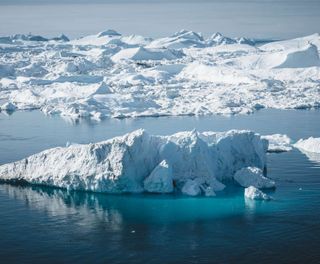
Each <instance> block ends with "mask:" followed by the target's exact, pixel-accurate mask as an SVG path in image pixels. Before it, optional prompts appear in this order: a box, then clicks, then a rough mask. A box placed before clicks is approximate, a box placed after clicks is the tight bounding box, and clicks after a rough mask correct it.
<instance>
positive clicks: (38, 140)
mask: <svg viewBox="0 0 320 264" xmlns="http://www.w3.org/2000/svg"><path fill="white" fill-rule="evenodd" d="M140 127H143V128H146V129H147V130H148V131H149V132H150V133H155V134H171V133H173V132H176V131H181V130H190V129H193V128H196V129H198V130H200V131H204V130H215V131H222V130H228V129H232V128H238V129H251V130H254V131H256V132H259V133H262V134H271V133H286V134H288V136H290V137H291V138H292V139H293V140H297V139H299V138H305V137H309V136H318V137H319V136H320V111H319V110H312V111H305V110H304V111H279V110H262V111H258V112H257V113H255V114H253V115H246V116H232V117H222V116H211V117H202V118H196V117H170V118H166V117H161V118H140V119H125V120H105V121H103V122H101V123H94V122H90V121H86V120H82V121H81V122H78V123H67V122H65V121H64V120H62V119H61V118H59V117H46V116H44V115H43V114H42V113H40V112H36V111H33V112H17V113H15V114H13V115H11V116H7V115H5V114H4V113H1V114H0V164H3V163H6V162H10V161H14V160H17V159H20V158H23V157H25V156H27V155H30V154H33V153H35V152H38V151H41V150H43V149H46V148H49V147H53V146H58V145H65V144H66V142H68V141H69V142H77V143H87V142H94V141H99V140H104V139H107V138H110V137H113V136H116V135H121V134H123V133H126V132H129V131H132V130H134V129H137V128H140ZM317 158H319V157H313V159H312V160H310V159H308V157H307V156H306V155H304V154H302V153H301V152H299V151H298V150H296V149H294V150H293V151H291V152H287V153H282V154H269V155H268V176H269V177H271V178H273V179H275V180H276V182H277V189H276V190H275V191H274V192H271V193H270V195H272V196H273V197H274V199H275V200H273V201H270V202H264V201H248V200H246V199H244V197H243V189H242V188H240V187H239V188H236V187H233V188H228V189H227V190H226V191H225V192H224V193H222V194H220V195H218V196H217V197H215V198H205V197H201V198H190V197H183V196H170V195H106V194H94V193H85V192H67V191H65V190H61V189H54V188H45V187H35V186H14V185H8V184H0V263H52V262H54V263H66V262H78V263H253V262H255V263H319V262H320V213H319V209H320V162H319V161H320V159H318V161H317Z"/></svg>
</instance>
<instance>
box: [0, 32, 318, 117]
mask: <svg viewBox="0 0 320 264" xmlns="http://www.w3.org/2000/svg"><path fill="white" fill-rule="evenodd" d="M30 39H31V40H30ZM44 39H46V40H44ZM319 48H320V38H319V35H318V34H314V35H310V36H307V37H302V38H297V39H292V40H286V41H274V42H270V43H267V44H264V45H262V46H261V45H255V42H254V41H250V40H248V39H246V38H228V37H226V36H223V35H222V34H220V33H216V34H214V35H213V36H212V37H210V38H207V39H206V38H205V37H203V36H202V35H201V34H200V33H196V32H193V31H188V30H181V31H179V32H177V33H175V34H173V35H172V36H168V37H162V38H158V39H151V38H148V37H144V36H138V35H129V36H124V35H121V34H120V33H117V32H115V31H114V30H105V31H103V32H100V33H98V34H95V35H89V36H85V37H82V38H79V39H74V40H69V39H68V38H67V37H66V36H64V35H62V36H61V37H57V38H52V39H48V38H44V37H40V36H33V35H14V36H4V37H0V98H1V104H4V103H12V104H13V105H15V106H16V109H18V110H25V109H35V108H36V109H40V110H41V111H42V112H44V113H45V114H52V115H54V114H56V115H61V116H64V117H67V118H69V119H79V118H82V117H86V118H92V119H99V120H100V119H103V118H110V117H111V118H119V117H120V118H124V117H139V116H144V117H146V116H164V115H165V116H178V115H197V116H201V115H212V114H223V115H233V114H248V113H253V112H255V111H257V110H259V109H261V108H275V109H310V108H319V106H320V93H319V79H320V59H319ZM31 54H32V55H31ZM21 58H23V60H21ZM100 86H101V87H100ZM99 87H100V88H99ZM288 98H290V100H288ZM92 99H94V102H95V103H94V104H93V103H92V102H93V100H92ZM78 113H80V114H78Z"/></svg>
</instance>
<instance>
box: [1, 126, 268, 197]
mask: <svg viewBox="0 0 320 264" xmlns="http://www.w3.org/2000/svg"><path fill="white" fill-rule="evenodd" d="M267 147H268V142H267V141H266V140H264V139H261V138H260V136H259V135H258V134H255V133H253V132H250V131H236V130H231V131H228V132H218V133H215V132H204V133H199V132H197V131H187V132H180V133H176V134H173V135H171V136H155V135H149V134H148V133H147V132H145V131H144V130H137V131H134V132H132V133H129V134H126V135H124V136H122V137H116V138H113V139H109V140H107V141H104V142H99V143H94V144H88V145H80V144H74V145H69V146H68V147H57V148H53V149H48V150H45V151H43V152H40V153H38V154H35V155H32V156H30V157H28V158H25V159H23V160H21V161H17V162H14V163H9V164H5V165H2V166H0V179H1V180H25V181H27V182H30V183H32V184H44V185H50V186H56V187H62V188H67V189H70V190H72V189H74V190H88V191H97V192H107V193H124V192H130V193H139V192H144V191H147V192H154V193H169V192H172V191H177V192H182V193H184V194H187V195H199V194H204V195H207V196H213V195H215V192H216V191H221V190H223V188H224V187H225V186H224V184H222V183H221V181H222V182H226V183H228V182H232V179H233V177H234V176H235V173H236V175H237V174H239V171H240V172H241V171H242V170H247V169H246V168H247V167H250V166H252V167H255V169H254V170H256V171H258V172H259V173H258V174H255V173H251V174H250V173H249V174H245V175H244V177H245V181H246V182H248V183H250V184H249V185H254V184H255V183H259V184H257V185H256V187H261V186H260V181H261V180H262V181H263V182H264V183H266V184H267V183H270V182H271V181H270V180H267V179H266V178H263V177H262V175H260V174H261V171H262V169H264V168H265V167H266V152H267ZM250 177H253V179H252V180H250ZM249 185H248V186H249ZM262 187H264V186H262Z"/></svg>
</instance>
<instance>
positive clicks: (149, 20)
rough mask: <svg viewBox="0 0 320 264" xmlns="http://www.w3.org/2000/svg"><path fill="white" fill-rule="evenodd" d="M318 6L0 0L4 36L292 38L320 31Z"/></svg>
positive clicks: (245, 1) (203, 0) (251, 0)
mask: <svg viewBox="0 0 320 264" xmlns="http://www.w3.org/2000/svg"><path fill="white" fill-rule="evenodd" d="M319 10H320V1H316V0H305V1H300V0H279V1H272V0H260V1H258V0H238V1H236V0H226V1H219V0H213V1H209V0H199V1H194V0H173V1H169V0H164V1H160V0H151V1H146V0H131V1H128V0H120V1H119V0H118V1H115V0H105V1H103V0H93V1H90V2H89V1H88V0H79V1H75V0H67V1H62V0H55V1H53V0H41V1H40V0H10V1H9V0H0V35H1V36H6V35H12V34H28V33H32V34H35V35H43V36H46V37H53V36H57V35H60V34H62V33H64V34H66V35H67V36H68V37H70V38H78V37H81V36H85V35H89V34H96V33H97V32H100V31H103V30H106V29H109V28H110V29H115V30H117V31H118V32H120V33H122V34H125V35H130V34H140V35H143V36H148V37H154V38H156V37H163V36H168V35H171V34H173V33H174V32H176V31H179V30H181V29H187V30H192V31H195V32H201V33H203V35H204V36H209V35H211V34H213V33H214V32H222V33H223V34H224V35H227V36H231V37H236V36H238V37H241V36H245V37H249V38H256V39H288V38H294V37H299V36H303V35H309V34H312V33H316V32H320V28H319V25H320V16H319V15H318V12H319Z"/></svg>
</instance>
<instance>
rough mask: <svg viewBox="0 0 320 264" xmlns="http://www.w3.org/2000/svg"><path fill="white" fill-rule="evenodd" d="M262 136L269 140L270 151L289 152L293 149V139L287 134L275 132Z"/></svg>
mask: <svg viewBox="0 0 320 264" xmlns="http://www.w3.org/2000/svg"><path fill="white" fill-rule="evenodd" d="M261 138H263V139H266V140H268V142H269V147H268V152H276V153H279V152H287V151H290V150H292V147H291V139H290V138H289V137H288V136H287V135H282V134H273V135H266V136H262V137H261Z"/></svg>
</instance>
